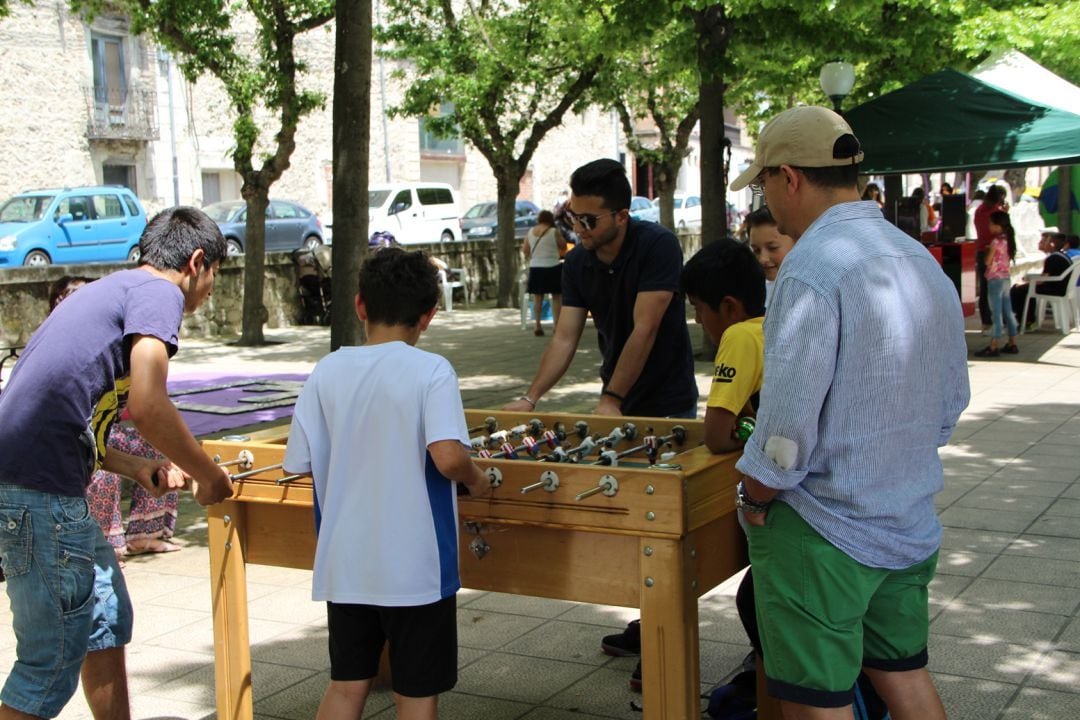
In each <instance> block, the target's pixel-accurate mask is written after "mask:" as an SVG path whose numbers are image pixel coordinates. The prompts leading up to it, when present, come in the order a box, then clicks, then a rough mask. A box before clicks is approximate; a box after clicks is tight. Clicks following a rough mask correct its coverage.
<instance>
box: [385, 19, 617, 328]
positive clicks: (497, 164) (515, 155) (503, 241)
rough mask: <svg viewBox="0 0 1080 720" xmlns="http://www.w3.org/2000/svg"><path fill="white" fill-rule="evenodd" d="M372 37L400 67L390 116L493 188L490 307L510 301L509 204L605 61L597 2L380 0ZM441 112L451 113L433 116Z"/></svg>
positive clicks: (514, 259) (513, 262)
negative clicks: (381, 18) (495, 278)
mask: <svg viewBox="0 0 1080 720" xmlns="http://www.w3.org/2000/svg"><path fill="white" fill-rule="evenodd" d="M385 8H386V12H387V15H386V22H385V25H384V27H382V28H381V31H380V32H378V33H377V35H378V38H379V39H380V41H382V42H383V43H387V44H388V49H387V50H386V51H385V52H386V54H387V55H388V56H389V57H391V58H394V59H398V60H402V61H404V62H405V63H406V64H407V65H408V70H405V71H402V72H400V73H399V74H398V77H400V78H403V79H406V80H407V81H408V86H407V89H406V92H405V97H404V99H403V100H402V102H401V103H400V104H399V105H398V106H397V107H395V108H393V109H392V111H393V112H394V113H396V114H398V115H405V116H411V117H420V118H425V119H426V122H427V127H428V128H429V129H430V130H431V131H432V132H435V133H436V134H441V135H443V136H456V135H460V136H461V137H464V138H465V139H466V140H468V141H469V142H470V143H471V144H472V145H473V146H474V147H475V148H476V149H477V150H479V151H480V153H481V154H482V155H483V156H484V157H485V158H486V159H487V161H488V164H489V165H490V166H491V170H492V172H493V174H494V175H495V181H496V184H497V188H498V193H497V194H498V207H499V209H498V219H499V223H498V225H499V234H498V238H497V240H496V242H497V257H498V269H499V286H498V293H497V301H498V305H499V307H508V306H510V304H511V302H512V294H513V286H514V282H515V278H516V277H517V270H518V263H519V252H518V246H517V243H516V241H515V239H514V201H515V199H516V198H517V195H518V192H519V190H520V181H521V177H522V175H524V173H525V171H526V170H527V169H528V166H529V163H530V161H531V160H532V157H533V154H534V153H535V152H536V148H537V146H538V145H539V144H540V141H541V140H542V139H543V138H544V136H545V135H546V134H547V133H548V131H550V130H551V129H552V128H554V127H557V126H558V125H560V124H561V123H562V119H563V116H564V115H565V114H566V112H567V111H568V110H570V109H572V108H575V107H577V106H580V105H582V104H583V98H584V96H585V92H586V90H587V89H588V88H589V86H590V85H591V83H592V81H593V78H594V77H595V75H596V73H597V72H598V71H599V70H600V68H601V66H602V65H603V62H604V56H603V49H604V43H603V42H601V41H600V34H601V33H602V32H603V29H604V26H605V23H604V21H603V18H602V16H601V15H599V13H598V12H597V9H598V6H597V7H594V6H591V5H589V4H584V5H582V4H578V3H569V2H565V1H564V0H529V1H527V2H512V1H511V0H478V1H476V2H465V3H462V4H458V3H451V2H449V0H388V1H387V2H386V6H385ZM440 106H443V107H452V111H450V112H449V113H448V114H446V115H442V116H439V117H435V116H433V111H434V110H435V109H436V108H439V107H440Z"/></svg>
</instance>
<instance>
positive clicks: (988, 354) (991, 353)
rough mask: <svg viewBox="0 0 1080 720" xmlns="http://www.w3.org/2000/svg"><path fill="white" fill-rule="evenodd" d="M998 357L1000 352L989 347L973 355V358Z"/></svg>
mask: <svg viewBox="0 0 1080 720" xmlns="http://www.w3.org/2000/svg"><path fill="white" fill-rule="evenodd" d="M999 355H1001V351H1000V350H998V349H997V348H993V347H990V346H989V345H987V346H986V347H984V348H983V349H982V350H980V351H979V352H977V353H975V357H998V356H999Z"/></svg>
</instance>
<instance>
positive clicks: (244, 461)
mask: <svg viewBox="0 0 1080 720" xmlns="http://www.w3.org/2000/svg"><path fill="white" fill-rule="evenodd" d="M214 462H215V463H216V464H217V466H218V467H219V468H227V467H234V466H236V467H239V468H241V469H243V470H250V469H251V466H252V465H254V464H255V456H254V455H253V454H252V453H251V451H250V450H241V451H240V453H239V455H237V456H236V459H235V460H227V461H226V462H221V456H220V455H215V456H214Z"/></svg>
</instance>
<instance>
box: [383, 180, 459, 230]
mask: <svg viewBox="0 0 1080 720" xmlns="http://www.w3.org/2000/svg"><path fill="white" fill-rule="evenodd" d="M368 232H370V233H371V234H372V235H374V234H375V233H377V232H388V233H390V234H391V235H393V236H394V239H395V240H397V241H398V242H399V243H401V244H402V245H410V244H415V243H435V242H454V241H455V240H458V239H460V238H461V213H460V212H459V211H458V200H457V194H456V193H455V192H454V189H453V188H452V187H450V186H449V185H447V184H446V183H436V182H425V183H392V184H389V185H372V186H370V187H369V188H368Z"/></svg>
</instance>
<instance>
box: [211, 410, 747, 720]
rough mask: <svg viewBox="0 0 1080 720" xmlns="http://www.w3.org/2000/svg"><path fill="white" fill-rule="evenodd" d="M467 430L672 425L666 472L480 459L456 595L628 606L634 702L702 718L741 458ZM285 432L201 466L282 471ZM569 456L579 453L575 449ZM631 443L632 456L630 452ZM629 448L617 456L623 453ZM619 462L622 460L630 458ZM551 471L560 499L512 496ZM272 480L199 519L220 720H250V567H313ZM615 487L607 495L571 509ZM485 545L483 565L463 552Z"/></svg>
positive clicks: (692, 444) (294, 496) (297, 521)
mask: <svg viewBox="0 0 1080 720" xmlns="http://www.w3.org/2000/svg"><path fill="white" fill-rule="evenodd" d="M466 414H467V416H468V420H469V424H470V425H477V424H478V423H481V422H483V419H484V418H485V417H487V416H493V417H496V418H497V421H498V422H499V424H500V426H501V427H507V428H509V427H512V426H513V425H515V424H516V423H519V422H524V421H525V420H527V419H530V418H532V417H536V418H537V419H539V420H541V422H542V423H543V424H544V425H545V426H547V427H554V425H555V423H560V422H561V423H563V424H564V426H566V427H567V428H572V427H573V424H574V422H576V421H579V420H583V421H586V422H588V423H589V424H590V425H592V426H593V428H594V429H595V430H597V431H600V432H601V434H607V431H608V430H609V429H610V428H609V426H612V427H613V426H615V425H616V424H619V423H622V422H626V421H630V422H633V423H635V424H636V425H637V427H638V428H639V431H638V432H639V439H638V440H637V441H635V442H640V435H641V434H644V433H645V432H646V431H645V428H646V427H649V426H651V428H652V430H653V431H654V434H656V435H664V434H667V433H669V432H670V428H671V427H672V426H674V425H682V426H684V428H686V430H687V434H688V438H687V441H686V442H685V443H684V444H683V446H682V447H678V448H674V449H675V450H681V451H682V452H680V453H679V454H678V456H677V457H675V458H674V459H671V460H669V461H668V462H669V464H672V465H673V466H672V467H668V468H659V469H658V468H656V467H652V468H649V467H645V466H644V465H642V466H637V467H631V466H627V465H625V464H620V465H618V466H616V467H602V466H596V465H585V464H562V463H559V464H556V463H535V462H532V461H529V460H505V459H503V460H478V464H480V465H481V466H482V467H485V468H494V469H496V470H498V471H499V472H500V474H501V480H502V484H501V485H500V486H499V487H497V488H496V489H495V490H494V492H493V495H492V497H491V498H486V499H474V498H466V497H462V498H459V516H460V519H461V522H462V526H461V527H460V528H459V551H460V553H459V554H460V572H461V580H462V585H463V586H465V587H469V588H475V589H480V590H491V591H499V592H507V593H514V594H521V595H534V596H539V597H549V598H558V599H564V600H572V601H578V602H588V603H601V604H608V605H621V606H625V607H638V608H640V610H641V647H642V655H641V664H642V675H643V681H644V682H643V688H642V700H643V707H644V716H645V717H646V718H649V720H654V719H657V720H686V719H689V718H697V717H699V716H700V714H701V700H700V684H699V658H698V652H699V646H698V610H697V598H698V597H700V596H701V595H702V594H704V593H705V592H707V591H709V590H710V589H712V588H713V587H715V586H716V585H718V584H719V583H721V582H723V581H724V580H725V579H727V578H728V577H730V576H731V575H733V574H734V573H736V572H738V570H740V569H741V568H742V567H744V566H745V565H746V550H745V540H744V536H743V533H742V530H741V529H740V528H739V526H738V522H737V520H736V514H735V508H734V495H735V491H734V488H735V484H736V483H737V481H738V473H737V472H736V471H735V469H734V465H735V461H736V460H737V458H738V456H737V454H728V455H712V454H710V453H709V452H708V450H706V449H705V448H704V447H698V444H699V443H700V442H701V439H702V433H703V428H702V423H701V422H700V421H692V420H691V421H684V420H658V419H646V418H599V417H592V416H581V415H556V414H539V415H529V416H523V415H521V414H515V413H500V412H490V411H467V412H466ZM286 434H287V428H284V427H279V428H272V429H269V430H265V431H261V432H259V433H253V434H251V435H250V436H249V437H248V439H245V440H241V441H225V440H216V441H206V442H204V447H205V449H206V451H207V452H208V453H210V454H211V455H214V456H218V457H219V458H220V461H222V462H223V461H228V460H233V459H235V458H236V457H237V455H238V452H239V450H241V449H247V450H249V451H251V452H252V453H253V454H254V456H255V460H254V466H255V467H264V466H266V465H273V464H276V463H280V461H281V457H282V456H283V455H284V450H285V446H284V441H285V436H286ZM568 444H571V445H572V444H576V443H575V442H573V439H571V440H569V441H568ZM632 444H633V443H632ZM626 445H627V444H626V442H624V443H623V445H622V447H626ZM628 460H629V458H628ZM545 470H552V471H555V472H556V473H557V474H558V475H559V482H560V485H559V488H558V489H557V490H555V491H554V492H546V491H545V490H544V489H540V490H536V491H534V492H531V493H529V494H528V495H522V493H521V492H520V488H521V487H523V486H525V485H527V484H530V483H533V482H535V481H536V479H537V477H538V476H539V474H540V472H542V471H545ZM281 475H282V472H281V471H280V470H277V471H270V472H267V473H265V474H260V475H256V476H255V477H254V478H250V479H248V480H245V481H239V482H237V484H236V486H237V487H236V492H235V494H234V496H233V497H232V498H231V499H230V500H227V501H225V502H223V503H221V504H219V505H215V506H212V507H211V508H209V543H210V566H211V573H212V575H211V593H212V596H213V620H214V654H215V680H216V697H217V712H218V717H219V718H220V719H221V720H249V719H250V718H251V717H252V712H253V708H252V692H251V649H250V645H249V640H248V616H247V572H246V563H255V564H263V565H272V566H279V567H292V568H308V569H309V568H311V567H312V562H313V559H314V551H315V534H314V519H313V511H312V499H313V491H312V487H311V484H310V481H304V482H294V483H289V484H285V485H277V484H275V483H274V482H273V478H275V477H280V476H281ZM605 475H611V476H614V477H616V478H617V482H618V486H619V489H618V492H617V493H616V494H615V495H614V496H610V497H609V496H606V495H604V494H595V495H593V496H591V497H589V498H586V499H584V500H581V501H577V500H575V496H576V495H577V494H578V493H580V492H582V491H584V490H586V489H588V488H591V487H594V486H596V485H597V482H598V480H599V479H600V478H602V477H603V476H605ZM474 541H475V542H476V543H477V544H478V545H482V546H486V547H487V549H488V552H487V553H486V554H483V557H479V556H478V555H479V553H478V554H474V552H472V550H471V549H470V543H473V542H474Z"/></svg>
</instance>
